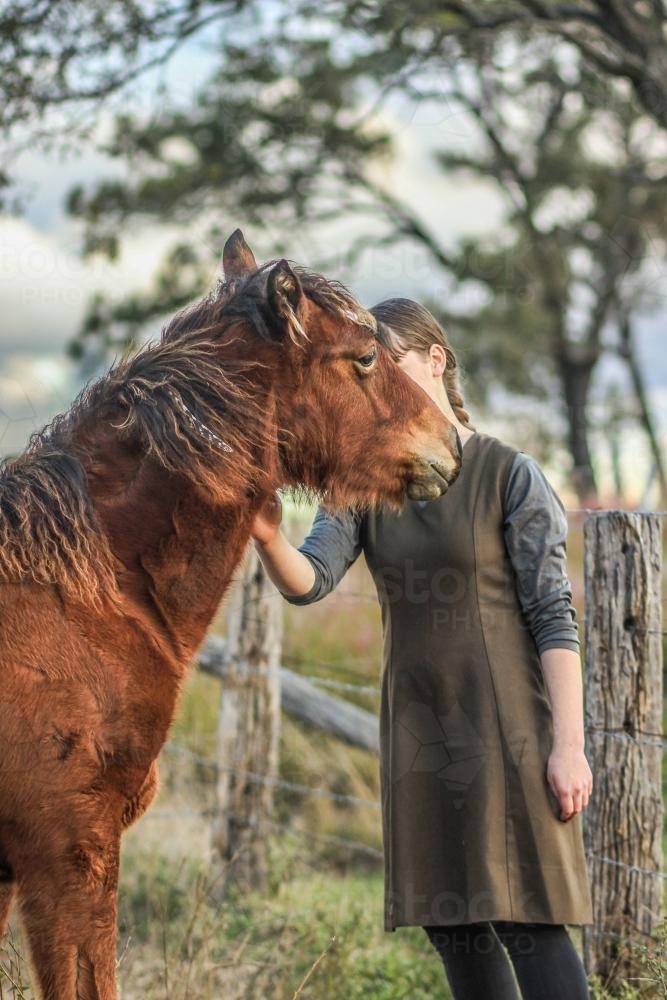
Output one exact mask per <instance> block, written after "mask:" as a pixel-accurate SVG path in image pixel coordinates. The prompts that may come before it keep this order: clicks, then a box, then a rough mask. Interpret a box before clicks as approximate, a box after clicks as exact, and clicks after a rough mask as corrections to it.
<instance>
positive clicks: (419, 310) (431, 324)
mask: <svg viewBox="0 0 667 1000" xmlns="http://www.w3.org/2000/svg"><path fill="white" fill-rule="evenodd" d="M370 312H371V313H372V314H373V316H375V318H376V320H377V321H378V332H377V338H378V340H379V341H380V343H381V344H382V345H383V346H384V347H386V348H387V350H388V351H389V353H390V354H391V355H392V357H393V358H394V360H396V361H398V360H400V358H402V357H403V355H404V354H406V352H407V351H420V352H423V353H428V349H429V347H430V346H431V344H440V346H441V347H443V348H444V350H445V354H446V355H447V366H446V368H445V370H444V372H443V374H442V381H443V383H444V386H445V390H446V392H447V398H448V399H449V402H450V405H451V407H452V409H453V411H454V414H455V416H456V418H457V420H460V421H461V423H462V424H463V425H464V427H469V428H470V429H471V430H475V428H474V427H473V425H472V424H471V423H470V417H469V415H468V412H467V410H466V409H465V406H464V402H463V393H462V391H461V373H460V370H459V366H458V364H457V361H456V356H455V354H454V351H453V350H452V347H451V344H450V343H449V340H448V339H447V334H446V333H445V331H444V330H443V328H442V327H441V326H440V324H439V323H438V321H437V319H436V318H435V316H434V315H433V313H431V312H429V311H428V309H426V308H424V306H421V305H420V304H419V303H418V302H413V300H412V299H385V300H384V301H383V302H378V304H377V305H376V306H373V308H372V309H371V310H370Z"/></svg>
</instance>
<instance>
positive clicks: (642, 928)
mask: <svg viewBox="0 0 667 1000" xmlns="http://www.w3.org/2000/svg"><path fill="white" fill-rule="evenodd" d="M584 543H585V554H584V572H585V587H586V590H585V602H586V603H585V617H586V623H585V625H586V627H585V678H584V691H585V696H584V703H585V721H586V737H587V739H586V748H587V750H586V752H587V757H588V760H589V763H590V765H591V770H592V772H593V795H592V796H591V799H590V802H589V805H588V808H587V809H586V810H585V811H584V839H585V845H586V850H587V855H588V866H589V872H590V877H591V889H592V896H593V918H594V921H595V923H594V925H593V926H592V927H584V928H583V948H584V963H585V965H586V969H587V971H588V973H589V974H593V973H597V974H598V975H600V976H601V977H602V978H603V981H604V980H606V979H607V978H608V977H610V978H611V981H612V982H617V981H619V980H620V981H623V980H627V979H628V978H630V977H633V976H636V975H637V974H638V972H637V969H636V967H635V964H634V963H633V961H632V960H631V959H630V958H629V957H628V956H627V954H626V953H625V951H624V948H623V942H624V941H627V940H628V939H630V940H632V941H634V942H635V943H638V944H640V943H641V944H647V945H650V943H651V942H650V940H649V938H650V936H651V935H652V934H653V933H654V931H655V928H656V926H657V924H658V923H659V921H660V919H661V916H662V896H663V887H664V883H663V880H662V878H661V877H660V873H661V872H662V863H663V856H662V830H663V803H662V773H661V765H662V746H661V743H662V741H661V739H660V736H659V734H660V733H661V732H662V705H663V701H662V699H663V691H662V634H661V631H662V616H661V593H660V592H661V521H660V518H659V517H657V516H655V515H651V514H631V513H625V512H621V511H613V512H605V513H599V514H598V513H594V514H591V515H590V516H589V517H587V519H586V522H585V524H584ZM640 869H641V870H640Z"/></svg>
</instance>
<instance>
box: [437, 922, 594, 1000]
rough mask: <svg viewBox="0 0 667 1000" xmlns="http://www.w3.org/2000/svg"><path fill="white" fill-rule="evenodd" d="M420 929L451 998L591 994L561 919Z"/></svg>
mask: <svg viewBox="0 0 667 1000" xmlns="http://www.w3.org/2000/svg"><path fill="white" fill-rule="evenodd" d="M424 930H425V931H426V933H427V934H428V936H429V939H430V941H431V944H432V945H433V947H434V948H435V949H436V951H437V952H438V954H439V955H440V957H441V958H442V961H443V963H444V966H445V972H446V974H447V980H448V982H449V985H450V988H451V991H452V996H453V997H454V1000H566V998H567V1000H590V994H589V991H588V984H587V982H586V972H585V970H584V966H583V963H582V961H581V959H580V957H579V954H578V952H577V950H576V948H575V947H574V944H573V943H572V941H571V939H570V936H569V934H568V933H567V930H566V929H565V926H564V925H563V924H538V923H530V924H525V923H513V922H510V921H505V920H493V921H490V922H487V921H484V922H483V923H474V924H455V925H450V926H448V927H434V926H431V927H424ZM503 945H504V947H503ZM505 948H507V952H509V959H508V956H507V952H506V951H505ZM510 959H511V962H510ZM515 974H516V978H515ZM517 981H518V986H517Z"/></svg>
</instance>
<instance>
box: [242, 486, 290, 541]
mask: <svg viewBox="0 0 667 1000" xmlns="http://www.w3.org/2000/svg"><path fill="white" fill-rule="evenodd" d="M282 517H283V505H282V503H281V502H280V497H279V496H278V494H277V493H274V495H273V496H272V497H270V498H269V499H268V500H267V502H266V503H265V504H264V506H263V507H262V508H261V509H260V510H259V511H258V512H257V514H256V515H255V519H254V521H253V522H252V525H251V528H250V534H251V535H252V537H253V538H254V539H255V541H256V542H258V543H259V544H260V545H269V544H270V543H271V542H272V541H273V540H274V539H275V537H276V535H277V534H278V532H279V531H280V522H281V521H282Z"/></svg>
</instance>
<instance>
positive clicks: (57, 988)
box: [0, 231, 460, 1000]
mask: <svg viewBox="0 0 667 1000" xmlns="http://www.w3.org/2000/svg"><path fill="white" fill-rule="evenodd" d="M223 264H224V269H225V277H226V281H224V282H223V281H221V282H220V283H219V286H218V288H217V290H216V291H215V293H213V294H212V295H210V296H209V297H208V298H206V299H204V300H203V301H202V302H199V303H197V304H196V305H194V306H193V307H190V308H189V309H187V310H185V312H183V313H181V314H180V315H179V316H177V317H176V318H175V319H174V320H173V321H172V322H171V323H170V324H169V325H168V326H167V328H166V329H165V330H164V332H163V334H162V338H161V340H160V342H158V343H156V344H151V345H149V346H147V347H146V348H144V349H142V350H141V351H140V352H139V353H137V354H136V355H135V356H134V357H132V358H131V359H130V360H128V361H125V362H122V363H120V364H118V365H116V366H115V367H114V368H112V369H111V371H110V372H109V373H108V374H107V375H105V376H104V377H102V378H101V379H100V380H98V381H97V382H95V383H93V384H91V385H90V386H88V387H86V389H84V391H83V392H82V394H81V395H80V396H79V398H78V399H77V400H76V401H75V403H74V405H73V406H72V408H71V409H70V410H69V411H68V412H67V413H65V414H63V415H61V416H59V417H56V418H55V420H54V421H53V422H52V423H51V424H50V425H49V427H47V428H46V429H45V430H44V431H43V432H41V433H40V434H37V435H34V436H33V438H32V439H31V441H30V443H29V446H28V448H27V450H26V452H25V454H24V455H22V456H20V457H19V458H18V459H15V460H14V461H12V462H10V463H8V464H6V465H5V466H4V468H3V469H2V476H1V478H0V614H1V617H0V623H1V628H0V671H1V687H0V934H1V933H2V932H3V931H4V929H5V926H6V922H7V919H8V915H9V910H10V906H11V903H12V901H13V899H14V897H18V902H19V905H20V908H21V915H22V919H23V923H24V926H25V929H26V933H27V936H28V940H29V944H30V951H31V957H32V961H33V965H34V969H35V974H36V979H37V981H38V984H39V987H40V989H41V993H42V995H43V997H44V998H45V1000H74V998H77V1000H84V998H85V1000H113V998H114V997H115V996H116V990H115V961H116V948H115V941H116V896H117V882H118V867H119V850H120V840H121V834H122V832H123V830H124V829H125V828H126V827H127V826H128V825H129V824H130V823H132V822H133V821H134V820H135V819H137V817H138V816H140V815H141V814H142V813H143V812H144V810H145V809H146V808H147V806H148V805H149V803H150V801H151V799H152V798H153V796H154V794H155V789H156V782H157V771H156V766H155V760H156V758H157V756H158V754H159V752H160V749H161V747H162V746H163V744H164V742H165V739H166V737H167V732H168V729H169V725H170V723H171V721H172V718H173V715H174V711H175V707H176V703H177V699H178V694H179V690H180V687H181V683H182V680H183V677H184V675H185V673H186V670H187V667H188V664H189V663H190V662H191V660H192V657H193V655H194V653H195V651H196V649H197V647H198V646H199V644H200V643H201V641H202V639H203V638H204V635H205V632H206V629H207V627H208V626H209V624H210V622H211V620H212V618H213V616H214V614H215V612H216V609H217V608H218V605H219V603H220V600H221V598H222V596H223V594H224V592H225V589H226V588H227V586H228V583H229V581H230V578H231V576H232V573H233V570H234V568H235V567H236V565H237V564H238V562H239V560H240V558H241V556H242V554H243V551H244V548H245V546H246V544H247V542H248V540H249V537H250V527H251V523H252V520H253V517H254V515H255V514H256V512H257V511H258V509H259V508H260V507H261V506H262V505H263V504H264V503H265V502H266V500H267V498H268V497H269V496H271V495H272V493H273V492H274V491H275V489H276V488H277V487H279V486H285V485H287V486H298V487H302V488H304V487H305V488H306V489H308V490H312V491H316V492H317V493H319V494H320V495H323V496H324V497H325V498H326V500H327V501H328V502H329V503H331V504H332V505H334V506H340V505H347V504H369V503H372V504H376V503H380V502H387V503H389V504H390V505H393V506H394V507H396V506H400V504H401V502H402V500H403V499H404V497H405V495H406V493H407V494H408V495H410V496H414V497H436V496H439V495H440V494H441V493H442V492H444V490H445V489H446V488H447V485H448V483H449V482H451V481H452V479H453V478H454V477H455V476H456V474H457V472H458V468H459V462H460V447H459V442H458V438H457V437H456V434H455V432H454V430H453V428H452V426H451V425H450V424H449V423H448V422H447V421H446V420H445V418H444V417H443V415H442V414H441V413H440V411H439V410H438V409H437V408H436V407H435V405H434V404H432V403H431V401H430V400H429V399H428V397H427V396H426V394H425V393H422V392H421V390H419V388H418V387H416V386H415V385H414V383H413V382H412V381H411V380H410V379H409V378H408V376H407V375H405V374H404V373H403V372H401V371H400V369H399V368H398V366H396V365H395V364H394V363H393V362H392V361H391V359H390V357H389V356H388V354H387V353H386V352H385V351H384V349H383V348H382V347H381V346H380V345H378V344H377V342H376V338H375V332H376V326H375V321H374V319H373V317H372V316H370V314H369V313H367V312H366V311H365V310H363V309H362V308H361V307H360V306H359V304H358V303H357V302H356V301H355V300H354V299H353V297H352V296H351V295H350V294H349V293H348V292H347V291H346V290H345V289H344V288H343V287H342V286H340V285H338V284H334V283H331V282H328V281H326V280H325V279H324V278H323V277H322V276H321V275H317V274H314V273H313V272H310V271H307V270H305V269H302V268H294V269H293V268H291V267H290V266H289V265H288V264H287V262H286V261H278V262H273V263H271V264H268V265H264V266H263V267H259V268H258V267H257V265H256V263H255V260H254V257H253V256H252V253H251V252H250V250H249V248H248V247H247V245H246V244H245V242H244V240H243V237H242V236H241V234H240V232H239V231H237V232H236V233H234V234H233V236H232V237H230V239H229V240H228V242H227V244H226V247H225V252H224V255H223Z"/></svg>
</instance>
